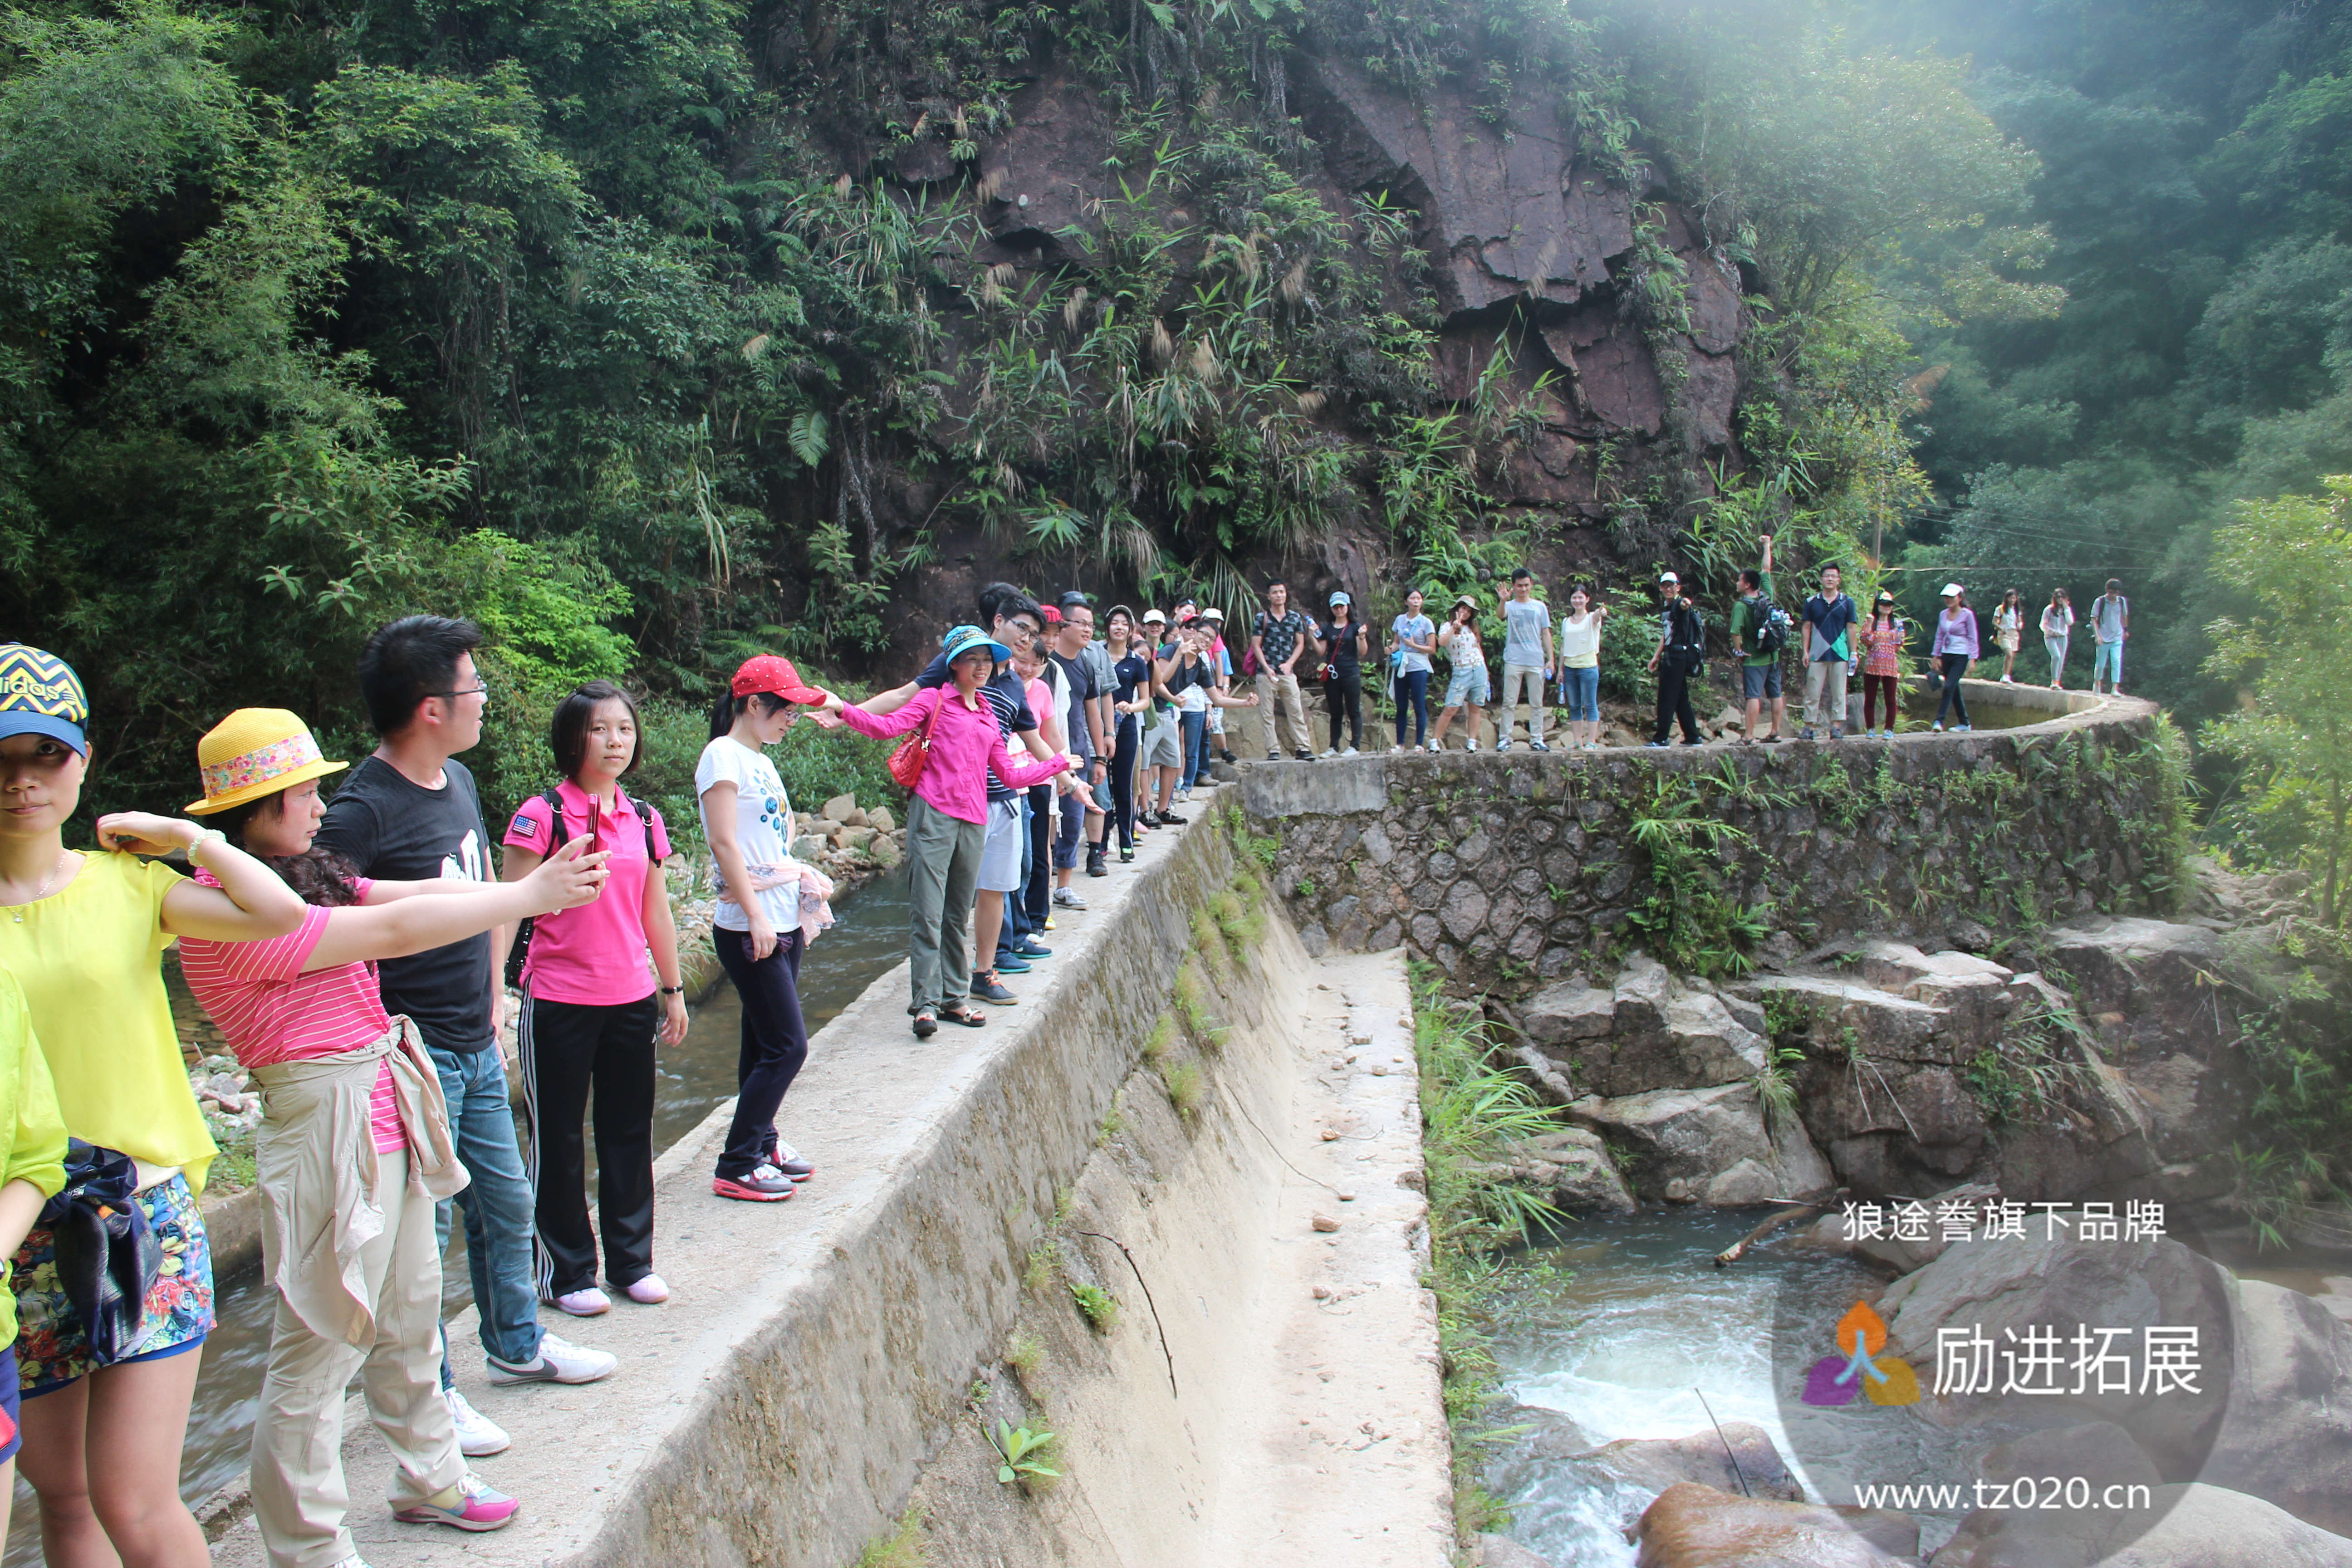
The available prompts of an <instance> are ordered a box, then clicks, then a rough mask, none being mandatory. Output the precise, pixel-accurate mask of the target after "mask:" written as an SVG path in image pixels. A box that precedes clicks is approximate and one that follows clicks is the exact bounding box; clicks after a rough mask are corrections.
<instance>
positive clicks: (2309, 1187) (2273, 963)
mask: <svg viewBox="0 0 2352 1568" xmlns="http://www.w3.org/2000/svg"><path fill="white" fill-rule="evenodd" d="M2234 946H2235V951H2233V952H2231V953H2230V955H2229V957H2230V962H2229V963H2227V964H2226V965H2225V966H2224V973H2225V974H2226V975H2227V976H2228V979H2227V980H2226V982H2225V981H2223V980H2222V979H2221V977H2219V976H2217V977H2216V984H2217V985H2221V984H2227V986H2228V988H2229V992H2230V994H2229V998H2228V999H2229V1001H2230V1002H2231V1004H2232V1005H2233V1006H2234V1007H2235V1009H2236V1012H2237V1016H2238V1023H2239V1026H2240V1028H2241V1030H2242V1051H2243V1053H2244V1059H2245V1063H2246V1066H2247V1068H2248V1071H2249V1072H2250V1074H2251V1075H2252V1079H2253V1093H2252V1097H2251V1099H2250V1100H2248V1102H2247V1106H2246V1113H2245V1117H2244V1120H2243V1122H2242V1125H2243V1126H2244V1128H2245V1129H2246V1132H2245V1135H2244V1136H2243V1137H2242V1140H2241V1141H2240V1142H2239V1143H2238V1144H2237V1145H2236V1147H2235V1150H2234V1153H2235V1155H2236V1158H2237V1165H2238V1190H2237V1193H2236V1194H2235V1201H2236V1203H2237V1204H2238V1205H2240V1206H2242V1208H2243V1209H2244V1210H2245V1213H2246V1216H2247V1218H2248V1219H2249V1220H2250V1221H2251V1222H2252V1225H2253V1226H2254V1229H2255V1232H2256V1234H2257V1236H2259V1237H2261V1239H2262V1241H2263V1245H2265V1246H2268V1247H2284V1246H2286V1245H2288V1244H2289V1242H2290V1240H2291V1239H2292V1237H2293V1235H2294V1232H2295V1231H2296V1230H2297V1229H2298V1227H2299V1226H2300V1225H2301V1224H2302V1223H2303V1222H2304V1221H2305V1220H2307V1219H2309V1218H2311V1217H2313V1215H2314V1214H2315V1210H2317V1209H2319V1208H2321V1207H2323V1206H2326V1205H2333V1206H2334V1207H2335V1209H2336V1214H2337V1215H2338V1216H2340V1215H2341V1214H2342V1212H2343V1210H2344V1206H2345V1205H2347V1204H2352V1139H2347V1131H2352V1056H2347V1048H2346V1044H2345V1038H2344V1029H2343V1025H2342V1020H2343V1016H2344V999H2345V998H2346V997H2347V996H2352V943H2347V942H2346V940H2345V938H2344V935H2343V933H2342V932H2341V931H2337V930H2334V929H2330V928H2328V927H2326V926H2318V925H2315V924H2313V923H2311V922H2307V921H2294V920H2290V921H2285V922H2284V923H2283V926H2282V929H2280V930H2279V931H2278V933H2277V936H2276V939H2275V941H2263V940H2262V939H2259V938H2256V937H2254V936H2252V934H2251V933H2247V934H2242V935H2240V936H2238V937H2237V938H2235V939H2234ZM2340 1223H2341V1220H2340V1217H2338V1218H2337V1219H2336V1224H2339V1225H2340Z"/></svg>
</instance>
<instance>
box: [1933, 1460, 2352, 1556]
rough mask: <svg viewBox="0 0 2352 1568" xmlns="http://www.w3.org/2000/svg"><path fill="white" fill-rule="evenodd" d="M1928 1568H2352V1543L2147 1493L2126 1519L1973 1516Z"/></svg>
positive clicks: (2255, 1509) (2232, 1507)
mask: <svg viewBox="0 0 2352 1568" xmlns="http://www.w3.org/2000/svg"><path fill="white" fill-rule="evenodd" d="M2052 1473H2054V1474H2059V1475H2065V1474H2071V1473H2073V1472H2072V1471H2070V1470H2068V1469H2066V1468H2063V1467H2062V1468H2060V1469H2059V1470H2057V1471H2055V1472H2052ZM1933 1562H1934V1564H1935V1568H2352V1541H2347V1539H2345V1538H2344V1537H2343V1536H2340V1535H2336V1534H2332V1533H2330V1532H2329V1531H2325V1530H2322V1529H2320V1528H2319V1527H2318V1526H2316V1525H2314V1524H2307V1523H2305V1521H2302V1520H2299V1519H2297V1518H2295V1517H2294V1515H2293V1514H2291V1513H2288V1512H2287V1511H2286V1510H2284V1509H2281V1508H2278V1507H2275V1506H2273V1504H2270V1503H2267V1502H2264V1501H2263V1500H2262V1499H2260V1498H2256V1497H2249V1496H2247V1495H2246V1494H2245V1493H2243V1492H2237V1491H2231V1490H2230V1489H2227V1488H2225V1487H2217V1486H2211V1485H2208V1484H2205V1483H2202V1482H2191V1483H2185V1484H2182V1483H2176V1484H2171V1485H2163V1486H2157V1487H2154V1488H2151V1489H2150V1490H2149V1492H2148V1502H2147V1507H2146V1508H2135V1509H2133V1510H2129V1511H2127V1512H2106V1511H2104V1510H2099V1511H2084V1512H2079V1513H2078V1512H2071V1511H2068V1510H2040V1509H2036V1510H2032V1511H2028V1512H2022V1513H2021V1512H2014V1511H2001V1512H1996V1511H1994V1510H1978V1511H1977V1512H1974V1513H1971V1514H1970V1515H1969V1517H1968V1518H1967V1519H1965V1520H1963V1521H1961V1522H1960V1528H1959V1531H1958V1533H1957V1534H1955V1535H1954V1536H1953V1537H1952V1539H1951V1540H1950V1541H1948V1542H1945V1544H1944V1546H1943V1549H1942V1550H1941V1551H1939V1552H1937V1553H1936V1555H1935V1558H1934V1559H1933Z"/></svg>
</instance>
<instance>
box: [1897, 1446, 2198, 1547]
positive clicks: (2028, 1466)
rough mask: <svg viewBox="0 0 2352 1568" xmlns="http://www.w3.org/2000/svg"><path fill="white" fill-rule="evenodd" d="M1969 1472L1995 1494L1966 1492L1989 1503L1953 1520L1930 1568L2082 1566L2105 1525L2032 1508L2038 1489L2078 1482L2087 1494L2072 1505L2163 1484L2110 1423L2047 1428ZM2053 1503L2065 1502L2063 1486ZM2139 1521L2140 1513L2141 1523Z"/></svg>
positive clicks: (2105, 1539)
mask: <svg viewBox="0 0 2352 1568" xmlns="http://www.w3.org/2000/svg"><path fill="white" fill-rule="evenodd" d="M1977 1475H1978V1478H1979V1479H1980V1480H1982V1481H1984V1482H1985V1483H1986V1486H1987V1487H1988V1488H1993V1489H1996V1490H1986V1489H1978V1490H1977V1491H1975V1492H1974V1493H1973V1495H1974V1496H1975V1497H1977V1498H1979V1499H1983V1500H1986V1501H1987V1502H1988V1503H1989V1504H1990V1505H1991V1506H1984V1507H1979V1508H1977V1509H1975V1510H1973V1511H1971V1512H1970V1513H1969V1515H1968V1517H1967V1518H1965V1519H1963V1520H1962V1521H1960V1528H1959V1530H1958V1531H1957V1532H1956V1533H1955V1534H1954V1535H1953V1536H1952V1538H1951V1539H1950V1540H1949V1541H1948V1542H1945V1543H1944V1545H1943V1547H1942V1548H1941V1549H1940V1550H1939V1551H1938V1552H1937V1553H1936V1557H1935V1562H1936V1563H1937V1568H1979V1564H1981V1565H1982V1568H1997V1565H2005V1564H2011V1563H2034V1564H2037V1565H2039V1568H2090V1565H2091V1564H2093V1563H2096V1562H2097V1561H2098V1560H2099V1558H2100V1557H2101V1556H2102V1555H2104V1554H2105V1552H2106V1550H2107V1547H2108V1544H2109V1540H2110V1535H2111V1532H2112V1531H2113V1529H2114V1524H2113V1522H2112V1521H2110V1520H2109V1519H2108V1518H2106V1517H2105V1513H2104V1512H2103V1511H2101V1510H2097V1509H2093V1508H2088V1507H2084V1508H2073V1507H2066V1506H2059V1507H2053V1508H2050V1509H2042V1508H2040V1507H2037V1506H2035V1505H2036V1504H2038V1503H2040V1502H2041V1500H2042V1498H2043V1496H2044V1495H2045V1487H2047V1486H2048V1484H2049V1483H2050V1482H2052V1481H2053V1480H2054V1481H2056V1482H2057V1484H2058V1485H2059V1487H2060V1488H2062V1489H2061V1490H2060V1491H2059V1492H2058V1494H2057V1498H2056V1501H2057V1502H2058V1503H2060V1504H2062V1505H2063V1503H2064V1502H2065V1501H2066V1498H2065V1493H2064V1491H2063V1487H2064V1486H2065V1485H2066V1484H2067V1483H2068V1482H2069V1481H2071V1480H2074V1479H2080V1480H2081V1481H2082V1482H2083V1483H2084V1486H2085V1487H2087V1488H2088V1489H2089V1490H2088V1491H2087V1492H2085V1493H2084V1495H2083V1497H2082V1498H2079V1499H2077V1501H2084V1502H2091V1501H2096V1502H2099V1503H2101V1504H2104V1503H2105V1501H2107V1500H2110V1499H2118V1498H2119V1499H2122V1500H2129V1498H2130V1495H2131V1494H2130V1493H2128V1492H2124V1493H2115V1492H2110V1491H2109V1490H2108V1488H2110V1487H2135V1486H2137V1487H2146V1488H2148V1489H2149V1490H2150V1492H2151V1493H2153V1491H2154V1489H2156V1488H2158V1487H2160V1486H2162V1485H2163V1484H2164V1477H2163V1475H2162V1473H2161V1472H2159V1471H2158V1469H2157V1468H2156V1462H2155V1461H2154V1460H2152V1459H2150V1458H2148V1457H2147V1453H2146V1452H2145V1451H2143V1450H2142V1449H2141V1447H2140V1446H2139V1445H2138V1444H2137V1443H2135V1442H2133V1441H2132V1438H2131V1434H2130V1433H2128V1432H2126V1431H2125V1430H2124V1429H2123V1428H2122V1427H2120V1426H2116V1424H2115V1423H2114V1422H2112V1421H2086V1422H2084V1423H2082V1424H2081V1425H2079V1426H2053V1427H2051V1428H2048V1429H2046V1430H2044V1431H2041V1432H2035V1433H2031V1434H2029V1435H2027V1436H2023V1437H2020V1438H2017V1439H2015V1440H2013V1441H2011V1442H2007V1443H2001V1444H1998V1445H1996V1446H1995V1447H1993V1448H1992V1449H1991V1450H1990V1452H1989V1453H1987V1454H1986V1456H1985V1457H1984V1459H1983V1460H1982V1462H1980V1463H1979V1465H1978V1467H1977ZM2021 1480H2022V1481H2024V1482H2025V1483H2026V1486H2027V1495H2025V1496H2022V1497H2021V1494H2020V1492H2019V1491H2018V1489H2017V1487H2018V1483H2019V1482H2020V1481H2021ZM2147 1517H2148V1516H2147V1515H2143V1516H2142V1518H2143V1520H2144V1521H2145V1520H2146V1519H2147Z"/></svg>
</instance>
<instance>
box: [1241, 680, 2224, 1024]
mask: <svg viewBox="0 0 2352 1568" xmlns="http://www.w3.org/2000/svg"><path fill="white" fill-rule="evenodd" d="M2185 787H2186V770H2185V754H2184V751H2183V747H2182V744H2181V742H2180V740H2179V735H2178V733H2177V731H2174V730H2173V729H2172V727H2171V725H2170V724H2169V723H2168V721H2166V720H2165V719H2164V718H2163V717H2162V716H2161V715H2160V714H2159V713H2158V711H2157V710H2156V709H2155V708H2154V707H2153V705H2150V704H2146V703H2137V702H2133V703H2126V704H2122V705H2119V706H2116V705H2111V706H2109V707H2107V708H2105V709H2102V710H2100V711H2099V712H2098V713H2097V714H2084V715H2077V716H2074V717H2071V718H2066V719H2061V720H2055V721H2051V722H2047V723H2043V724H2038V725H2034V726H2032V727H2030V728H2026V729H2021V730H2011V731H1995V732H1980V733H1975V734H1968V735H1949V734H1948V735H1916V736H1906V737H1904V738H1901V739H1898V740H1895V741H1876V740H1869V741H1855V740H1849V741H1843V742H1838V743H1836V744H1834V745H1829V744H1803V743H1792V744H1789V745H1784V746H1780V747H1762V746H1759V747H1753V748H1746V747H1742V748H1733V747H1727V746H1726V747H1717V746H1707V747H1702V748H1679V747H1678V748H1675V749H1674V750H1671V751H1656V752H1653V751H1646V750H1644V751H1639V752H1627V751H1618V752H1602V753H1566V752H1555V753H1552V754H1550V755H1543V754H1539V753H1535V752H1514V753H1510V754H1507V755H1504V756H1496V755H1494V754H1493V753H1490V752H1480V753H1475V754H1464V753H1458V752H1456V753H1447V754H1444V755H1440V756H1430V755H1427V754H1412V753H1407V754H1404V755H1391V756H1381V757H1365V758H1360V759H1355V760H1350V761H1346V762H1319V763H1312V764H1303V765H1302V764H1297V763H1282V764H1272V765H1266V766H1253V767H1251V768H1249V769H1248V770H1247V771H1246V773H1245V774H1244V779H1243V781H1242V783H1241V784H1240V785H1239V786H1238V787H1237V788H1236V790H1235V793H1236V794H1237V795H1239V797H1240V800H1241V803H1242V805H1243V808H1244V811H1245V812H1246V813H1247V814H1248V816H1250V818H1251V820H1252V823H1253V825H1254V826H1255V827H1256V828H1257V829H1258V830H1259V831H1261V832H1266V833H1275V834H1278V836H1279V837H1280V841H1281V849H1280V852H1279V854H1278V857H1277V859H1276V882H1275V885H1276V890H1277V891H1278V892H1279V893H1280V894H1281V895H1282V896H1283V897H1284V898H1285V899H1286V900H1287V901H1288V903H1289V905H1290V910H1291V915H1292V919H1293V920H1294V921H1295V922H1296V923H1297V927H1298V930H1299V933H1300V936H1301V939H1302V941H1304V942H1305V943H1306V944H1307V948H1308V950H1309V951H1310V952H1321V951H1322V950H1323V949H1324V948H1326V947H1327V946H1329V945H1332V944H1337V945H1339V946H1340V947H1342V948H1368V949H1373V950H1378V949H1381V948H1385V947H1390V946H1393V945H1395V944H1397V943H1399V942H1402V943H1404V944H1406V945H1407V946H1408V947H1410V948H1411V949H1412V952H1414V953H1415V954H1416V955H1417V956H1420V957H1424V958H1427V959H1429V960H1430V961H1431V962H1433V963H1435V964H1437V966H1438V967H1439V968H1440V969H1442V970H1443V971H1444V973H1446V975H1447V976H1448V981H1449V986H1450V988H1451V989H1453V990H1455V991H1457V992H1468V991H1474V990H1481V989H1491V990H1495V991H1498V992H1500V993H1503V994H1512V993H1516V992H1525V991H1528V990H1532V989H1534V988H1536V987H1537V986H1538V985H1540V984H1546V983H1548V982H1549V981H1551V980H1553V979H1555V978H1557V977H1559V976H1560V975H1562V974H1564V973H1573V972H1576V971H1578V970H1580V969H1591V968H1593V967H1595V966H1598V967H1600V968H1601V970H1602V971H1603V972H1604V973H1605V972H1606V971H1607V969H1608V968H1610V967H1612V965H1613V963H1614V959H1615V956H1616V954H1617V953H1618V952H1622V951H1623V950H1624V949H1627V948H1632V947H1636V946H1640V947H1646V948H1649V949H1650V950H1651V951H1653V952H1656V953H1657V955H1658V956H1659V957H1661V958H1662V959H1664V960H1665V961H1666V962H1667V963H1670V964H1674V965H1675V966H1676V967H1683V968H1689V969H1696V970H1699V971H1702V972H1707V973H1725V972H1737V971H1739V970H1742V969H1744V968H1746V967H1748V966H1749V965H1752V964H1753V963H1755V962H1756V961H1757V960H1758V959H1759V957H1764V956H1776V957H1780V958H1784V959H1785V958H1793V957H1795V956H1796V955H1797V954H1798V953H1800V952H1803V951H1805V950H1807V949H1810V948H1812V947H1815V946H1818V945H1819V944H1821V943H1822V942H1830V941H1832V940H1835V939H1838V938H1842V937H1848V936H1853V935H1856V934H1862V933H1868V934H1871V935H1877V936H1886V937H1892V938H1895V939H1898V940H1902V941H1906V942H1920V943H1922V944H1928V945H1937V944H1951V943H1959V944H1962V945H1967V946H1969V947H1972V948H1980V949H1981V948H1995V947H1998V946H1999V945H2000V942H2001V940H2002V938H2004V937H2005V936H2010V935H2015V934H2021V933H2023V932H2024V931H2029V930H2031V929H2033V928H2035V927H2039V926H2043V925H2050V924H2056V923H2060V922H2062V921H2069V920H2074V919H2077V918H2080V917H2083V916H2086V915H2092V914H2098V913H2108V914H2157V913H2164V912H2167V911H2168V910H2170V909H2171V907H2172V900H2173V899H2174V896H2175V892H2176V889H2177V888H2178V886H2179V880H2180V878H2181V861H2182V857H2183V855H2184V854H2185V853H2186V848H2187V838H2186V811H2185V794H2184V791H2185Z"/></svg>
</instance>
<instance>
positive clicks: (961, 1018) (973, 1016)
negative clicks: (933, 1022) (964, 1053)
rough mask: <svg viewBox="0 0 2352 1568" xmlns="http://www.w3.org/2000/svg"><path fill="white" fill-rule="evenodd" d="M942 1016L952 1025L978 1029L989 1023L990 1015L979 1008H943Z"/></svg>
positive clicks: (941, 1009)
mask: <svg viewBox="0 0 2352 1568" xmlns="http://www.w3.org/2000/svg"><path fill="white" fill-rule="evenodd" d="M940 1017H942V1018H944V1019H946V1020H947V1021H948V1022H949V1023H950V1024H961V1025H962V1026H964V1027H965V1028H967V1029H977V1028H979V1027H980V1026H982V1024H985V1023H987V1022H988V1015H987V1014H985V1013H983V1012H982V1011H981V1010H980V1009H979V1008H977V1007H942V1008H940Z"/></svg>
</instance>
